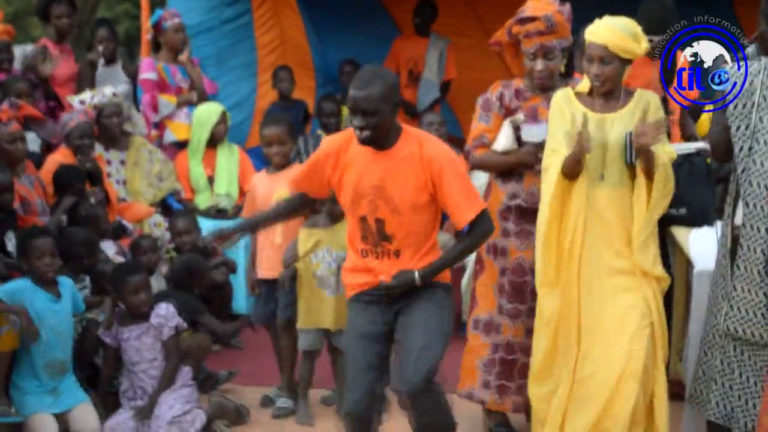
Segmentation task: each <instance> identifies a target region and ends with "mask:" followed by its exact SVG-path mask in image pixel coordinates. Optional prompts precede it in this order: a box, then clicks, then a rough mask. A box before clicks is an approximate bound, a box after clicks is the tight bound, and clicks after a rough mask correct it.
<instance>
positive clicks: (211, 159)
mask: <svg viewBox="0 0 768 432" xmlns="http://www.w3.org/2000/svg"><path fill="white" fill-rule="evenodd" d="M239 153H240V166H239V169H238V173H237V176H238V184H239V185H240V196H239V197H238V198H237V203H238V204H239V203H241V202H243V198H244V197H245V194H246V192H248V185H250V184H251V179H252V178H253V176H254V175H255V174H256V170H255V169H254V168H253V164H252V163H251V159H250V158H249V157H248V154H247V153H245V152H244V151H243V150H242V149H239ZM174 165H175V166H176V177H177V178H178V179H179V184H181V195H182V198H184V199H185V200H193V199H194V198H195V191H194V189H192V184H191V182H190V180H189V152H188V151H187V150H186V149H185V150H182V151H181V153H179V154H178V156H176V160H175V161H174ZM203 169H204V170H205V175H206V176H207V177H209V178H212V177H213V174H214V171H215V170H216V149H212V148H207V149H205V153H204V154H203Z"/></svg>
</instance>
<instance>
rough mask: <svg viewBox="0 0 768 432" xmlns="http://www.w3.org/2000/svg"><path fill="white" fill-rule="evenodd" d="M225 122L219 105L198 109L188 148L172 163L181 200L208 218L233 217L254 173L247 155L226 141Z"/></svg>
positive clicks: (205, 104)
mask: <svg viewBox="0 0 768 432" xmlns="http://www.w3.org/2000/svg"><path fill="white" fill-rule="evenodd" d="M229 122H230V118H229V113H228V112H227V110H226V109H225V108H224V106H223V105H221V104H220V103H218V102H204V103H202V104H200V105H198V106H197V108H195V112H194V114H193V115H192V131H191V136H190V139H189V146H188V147H187V148H186V150H183V151H182V152H181V153H179V155H178V156H177V157H176V160H175V162H174V164H175V165H176V176H177V177H178V180H179V184H180V185H181V189H182V198H183V199H185V200H187V201H189V202H191V203H193V204H194V207H195V208H197V209H198V210H199V211H200V212H202V213H203V214H205V215H207V216H210V217H233V216H237V215H238V214H239V213H240V204H241V203H242V201H243V197H244V196H245V193H246V192H247V191H248V184H249V182H250V181H251V178H252V177H253V175H254V173H255V170H254V169H253V164H251V159H250V158H249V157H248V154H246V153H245V151H243V149H241V148H240V147H239V146H238V145H236V144H233V143H231V142H230V141H229V140H228V139H227V134H228V133H229Z"/></svg>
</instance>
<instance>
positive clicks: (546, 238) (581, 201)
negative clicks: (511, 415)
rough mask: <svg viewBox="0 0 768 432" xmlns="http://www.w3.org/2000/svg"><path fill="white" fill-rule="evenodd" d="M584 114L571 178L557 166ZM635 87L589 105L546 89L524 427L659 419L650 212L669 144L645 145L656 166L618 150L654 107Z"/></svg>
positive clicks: (659, 209)
mask: <svg viewBox="0 0 768 432" xmlns="http://www.w3.org/2000/svg"><path fill="white" fill-rule="evenodd" d="M585 115H586V117H587V122H588V129H589V133H590V146H591V150H590V154H589V155H588V156H587V157H586V159H585V163H584V171H583V172H582V174H581V175H580V176H579V178H578V179H576V180H575V181H568V180H566V179H565V178H564V177H563V176H562V175H561V168H562V166H563V161H564V160H565V158H566V157H567V156H568V154H569V153H570V151H571V149H572V147H573V145H574V143H575V140H576V134H577V132H578V130H579V128H580V127H581V123H582V119H583V117H584V116H585ZM663 118H664V112H663V109H662V106H661V101H660V99H659V97H658V96H657V95H655V94H654V93H652V92H650V91H647V90H637V91H636V92H635V94H634V95H633V96H632V99H631V100H630V102H629V103H628V104H627V105H626V106H625V107H624V108H622V109H620V110H618V111H616V112H613V113H607V114H603V113H596V112H593V111H590V110H588V109H587V108H586V107H584V105H582V104H581V103H580V102H579V101H578V99H577V98H576V95H575V94H574V92H573V90H572V89H570V88H565V89H562V90H560V91H558V92H557V93H556V94H555V95H554V96H553V98H552V102H551V105H550V115H549V119H550V121H549V134H548V136H547V143H546V147H545V150H544V160H543V164H542V188H541V203H540V210H539V216H538V222H537V229H536V286H537V293H538V302H537V307H536V321H535V325H534V333H533V352H532V357H531V370H530V376H529V384H528V389H529V394H530V399H531V405H532V430H533V431H535V432H538V431H575V432H597V431H611V432H618V431H622V432H624V431H662V432H665V431H667V430H668V429H669V417H668V398H667V381H666V373H665V364H666V358H667V329H666V319H665V317H664V306H663V302H662V297H663V295H664V291H665V290H666V288H667V286H668V284H669V280H668V277H667V275H666V273H665V272H664V269H663V266H662V263H661V257H660V253H659V242H658V229H657V222H658V220H659V218H660V217H661V215H662V214H663V213H664V212H665V211H666V209H667V206H668V205H669V201H670V200H671V198H672V193H673V192H674V176H673V172H672V161H673V160H674V158H675V153H674V150H672V148H671V147H670V145H669V142H668V140H667V139H666V136H665V137H664V138H663V141H660V142H659V143H657V144H656V145H655V146H654V147H653V151H654V155H655V175H654V177H653V180H652V181H648V180H646V178H645V175H644V174H643V173H642V170H641V167H640V166H639V163H638V166H637V167H630V166H628V165H627V164H626V163H625V162H624V151H625V150H624V137H625V134H626V133H627V132H629V131H631V130H632V129H633V128H634V126H635V125H636V124H637V123H638V122H641V121H642V120H643V119H646V120H647V121H653V120H656V119H663Z"/></svg>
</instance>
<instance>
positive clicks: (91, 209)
mask: <svg viewBox="0 0 768 432" xmlns="http://www.w3.org/2000/svg"><path fill="white" fill-rule="evenodd" d="M99 207H100V206H99V205H98V204H96V203H93V202H91V201H90V200H85V199H79V200H77V201H75V203H74V204H73V205H72V207H70V208H69V211H68V212H67V224H68V225H69V226H74V227H81V228H88V226H89V225H90V224H91V222H92V221H91V220H89V218H91V217H92V216H93V215H94V214H95V212H96V211H97V210H99ZM105 211H106V210H105Z"/></svg>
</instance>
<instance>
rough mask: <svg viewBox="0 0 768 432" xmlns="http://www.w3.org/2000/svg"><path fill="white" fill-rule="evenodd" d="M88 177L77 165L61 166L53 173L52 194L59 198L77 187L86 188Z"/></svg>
mask: <svg viewBox="0 0 768 432" xmlns="http://www.w3.org/2000/svg"><path fill="white" fill-rule="evenodd" d="M87 185H88V176H86V175H85V171H83V170H82V169H80V167H79V166H77V165H70V164H66V165H61V166H59V167H58V168H57V169H56V172H54V173H53V193H54V195H56V196H57V197H59V198H61V197H62V196H64V195H66V194H67V192H69V191H70V190H72V189H73V188H75V187H77V186H83V187H85V186H87Z"/></svg>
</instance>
